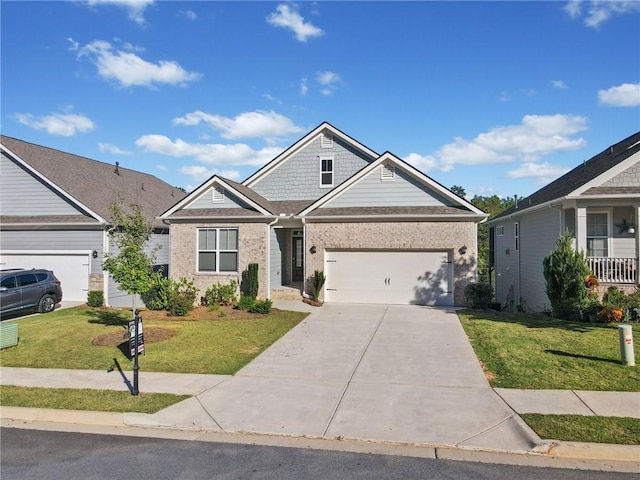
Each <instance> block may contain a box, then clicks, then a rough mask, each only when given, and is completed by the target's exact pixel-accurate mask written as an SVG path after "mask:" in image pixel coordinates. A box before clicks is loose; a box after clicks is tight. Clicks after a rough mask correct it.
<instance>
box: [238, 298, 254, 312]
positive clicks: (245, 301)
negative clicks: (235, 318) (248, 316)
mask: <svg viewBox="0 0 640 480" xmlns="http://www.w3.org/2000/svg"><path fill="white" fill-rule="evenodd" d="M254 303H255V300H254V299H252V298H251V297H250V296H248V295H240V300H238V303H236V308H237V309H238V310H249V309H250V308H251V307H253V304H254Z"/></svg>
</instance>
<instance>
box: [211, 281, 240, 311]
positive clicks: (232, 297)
mask: <svg viewBox="0 0 640 480" xmlns="http://www.w3.org/2000/svg"><path fill="white" fill-rule="evenodd" d="M237 299H238V282H236V281H235V280H229V283H226V284H221V283H216V284H215V285H211V287H209V288H208V289H207V291H206V292H205V294H204V298H203V300H202V304H203V305H206V306H209V308H211V307H213V306H214V305H218V306H221V305H223V306H226V305H233V304H234V303H236V300H237Z"/></svg>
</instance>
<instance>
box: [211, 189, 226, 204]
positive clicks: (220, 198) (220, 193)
mask: <svg viewBox="0 0 640 480" xmlns="http://www.w3.org/2000/svg"><path fill="white" fill-rule="evenodd" d="M211 192H212V193H211V202H212V203H223V202H224V188H222V187H218V186H214V187H213V188H212V189H211Z"/></svg>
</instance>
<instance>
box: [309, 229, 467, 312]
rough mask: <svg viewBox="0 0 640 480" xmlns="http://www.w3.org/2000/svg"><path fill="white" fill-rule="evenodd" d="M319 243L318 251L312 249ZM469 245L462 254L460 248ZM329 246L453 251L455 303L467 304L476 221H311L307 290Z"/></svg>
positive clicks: (322, 265) (345, 248)
mask: <svg viewBox="0 0 640 480" xmlns="http://www.w3.org/2000/svg"><path fill="white" fill-rule="evenodd" d="M313 245H315V247H316V253H315V254H311V253H309V249H310V248H311V246H313ZM462 246H466V247H467V251H466V253H465V254H464V255H461V254H460V253H459V252H458V250H459V249H460V247H462ZM326 249H336V250H348V249H384V250H387V249H388V250H440V251H444V250H447V251H450V252H453V263H454V269H453V276H454V278H453V299H454V305H456V306H463V305H465V304H466V299H465V297H464V287H465V286H466V285H467V284H468V283H470V282H473V281H474V280H475V272H476V225H475V223H473V222H371V223H316V222H309V221H307V224H306V233H305V252H306V258H305V260H306V262H307V263H306V266H305V271H306V275H307V281H306V287H305V288H306V291H310V290H311V289H310V287H311V279H312V277H313V272H314V271H315V270H324V251H325V250H326Z"/></svg>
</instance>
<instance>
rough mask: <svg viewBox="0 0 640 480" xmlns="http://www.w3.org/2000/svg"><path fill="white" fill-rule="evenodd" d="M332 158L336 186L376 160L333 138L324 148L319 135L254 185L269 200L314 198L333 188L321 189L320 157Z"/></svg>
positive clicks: (254, 188)
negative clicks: (321, 145)
mask: <svg viewBox="0 0 640 480" xmlns="http://www.w3.org/2000/svg"><path fill="white" fill-rule="evenodd" d="M324 156H332V157H333V172H334V178H333V185H334V187H336V186H338V185H340V184H341V183H342V182H344V181H345V180H347V179H348V178H350V177H351V176H352V175H353V174H354V173H356V172H358V171H359V170H361V169H362V168H364V167H366V166H367V165H368V164H369V163H370V162H371V161H372V160H373V159H372V158H370V157H369V156H368V155H365V154H364V153H362V152H360V151H356V150H354V149H353V148H351V146H350V145H347V144H345V143H343V142H341V141H340V140H339V139H337V138H335V137H334V141H333V148H321V147H320V137H318V138H316V139H315V140H313V141H312V142H310V143H309V144H308V145H307V146H306V147H304V148H303V149H302V150H301V151H299V152H296V153H295V154H294V155H292V156H291V158H289V159H287V160H286V161H284V162H282V163H281V164H280V165H278V166H277V167H276V168H275V169H274V170H273V171H271V172H270V173H269V174H268V175H266V176H265V177H264V178H262V179H260V180H259V181H258V182H257V183H256V184H254V185H253V187H252V188H253V190H255V191H256V192H257V193H259V194H260V195H262V196H263V197H265V198H266V199H267V200H272V201H278V200H314V199H317V198H320V197H321V196H323V195H325V194H326V193H328V192H329V191H330V190H331V188H320V160H319V158H318V157H324Z"/></svg>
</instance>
